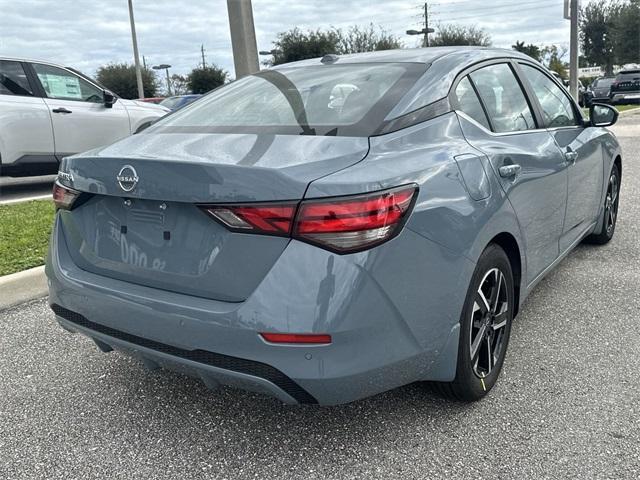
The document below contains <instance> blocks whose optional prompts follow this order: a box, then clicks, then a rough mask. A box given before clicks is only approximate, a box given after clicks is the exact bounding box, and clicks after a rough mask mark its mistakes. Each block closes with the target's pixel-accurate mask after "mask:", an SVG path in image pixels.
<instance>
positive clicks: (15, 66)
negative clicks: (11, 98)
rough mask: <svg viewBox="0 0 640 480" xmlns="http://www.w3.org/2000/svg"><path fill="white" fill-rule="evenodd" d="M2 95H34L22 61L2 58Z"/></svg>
mask: <svg viewBox="0 0 640 480" xmlns="http://www.w3.org/2000/svg"><path fill="white" fill-rule="evenodd" d="M0 95H29V96H32V95H33V90H31V87H30V86H29V80H28V79H27V74H26V73H25V72H24V68H22V64H21V63H20V62H13V61H9V60H0Z"/></svg>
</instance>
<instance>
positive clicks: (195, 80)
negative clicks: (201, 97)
mask: <svg viewBox="0 0 640 480" xmlns="http://www.w3.org/2000/svg"><path fill="white" fill-rule="evenodd" d="M228 75H229V74H228V73H227V72H226V71H225V70H223V69H222V68H218V67H216V66H215V65H208V66H206V67H198V68H194V69H193V70H191V73H190V74H189V79H188V81H187V85H188V86H189V90H191V92H192V93H207V92H208V91H210V90H213V89H214V88H217V87H219V86H220V85H224V83H225V82H226V81H227V77H228Z"/></svg>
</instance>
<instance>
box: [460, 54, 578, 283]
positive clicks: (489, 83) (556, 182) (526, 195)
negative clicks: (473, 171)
mask: <svg viewBox="0 0 640 480" xmlns="http://www.w3.org/2000/svg"><path fill="white" fill-rule="evenodd" d="M513 68H514V67H513V66H512V65H511V63H510V62H508V61H502V62H497V63H492V64H489V65H485V66H481V67H479V68H476V69H475V70H473V71H471V72H470V73H469V74H468V75H467V76H466V77H464V78H463V79H461V80H459V82H458V83H457V84H454V91H453V99H452V100H453V103H454V106H455V108H456V110H457V112H458V113H459V116H460V118H461V125H462V129H463V132H464V135H465V137H466V138H467V141H469V143H470V144H471V145H473V146H474V147H475V148H477V149H479V150H481V151H482V152H484V153H485V154H486V155H487V156H488V157H489V160H490V162H491V165H492V167H493V169H494V171H495V174H496V175H497V176H498V178H499V179H500V183H501V185H502V187H503V189H504V191H505V192H506V194H507V196H508V198H509V201H510V202H511V204H512V206H513V208H514V210H515V212H516V215H517V217H518V221H519V222H520V227H521V229H522V233H523V236H524V240H525V243H526V245H525V249H526V258H527V282H528V283H531V282H532V281H533V280H534V279H535V278H536V277H537V276H538V275H539V274H540V273H541V272H542V271H543V270H544V269H545V268H546V267H547V266H549V265H550V264H551V263H552V262H553V261H554V260H555V259H556V258H557V257H558V254H559V248H558V242H559V238H560V236H561V234H562V227H563V220H564V212H565V205H566V195H567V172H566V164H565V162H564V158H563V157H562V155H561V154H560V151H559V149H558V147H557V145H556V144H555V141H554V140H553V138H552V137H551V135H550V134H549V132H547V130H545V129H544V128H540V126H539V125H538V119H537V118H536V115H534V108H533V107H532V105H531V104H530V102H529V101H528V100H527V96H526V95H525V92H524V90H523V88H522V86H521V85H520V83H519V82H518V80H517V78H516V76H515V73H514V70H513ZM469 87H471V91H470V90H469Z"/></svg>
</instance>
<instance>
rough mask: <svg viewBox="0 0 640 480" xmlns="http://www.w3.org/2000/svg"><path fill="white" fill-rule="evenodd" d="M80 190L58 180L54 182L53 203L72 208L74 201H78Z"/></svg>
mask: <svg viewBox="0 0 640 480" xmlns="http://www.w3.org/2000/svg"><path fill="white" fill-rule="evenodd" d="M79 195H80V192H78V191H77V190H74V189H72V188H69V187H64V186H62V185H60V184H59V183H58V181H57V180H56V182H55V183H54V184H53V203H54V204H55V206H56V208H60V209H62V210H71V207H72V206H73V202H75V201H76V199H77V198H78V196H79Z"/></svg>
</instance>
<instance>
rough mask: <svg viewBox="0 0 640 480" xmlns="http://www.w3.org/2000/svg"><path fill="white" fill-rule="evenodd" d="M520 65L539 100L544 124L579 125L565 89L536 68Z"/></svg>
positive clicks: (550, 125)
mask: <svg viewBox="0 0 640 480" xmlns="http://www.w3.org/2000/svg"><path fill="white" fill-rule="evenodd" d="M521 67H522V72H523V73H524V76H525V77H527V80H529V83H530V84H531V87H533V92H534V93H535V96H536V97H537V98H538V101H539V102H540V106H541V107H542V116H543V117H544V123H545V125H546V126H547V127H551V128H554V127H570V126H574V125H579V122H578V119H577V118H576V115H575V113H574V110H573V107H572V102H571V100H570V99H569V96H568V94H567V92H566V90H565V89H564V88H562V87H559V86H558V85H557V84H556V83H555V82H554V81H553V80H551V79H550V78H549V77H547V76H546V75H545V74H544V73H542V72H541V71H540V70H538V69H537V68H534V67H531V66H529V65H523V64H521Z"/></svg>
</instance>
